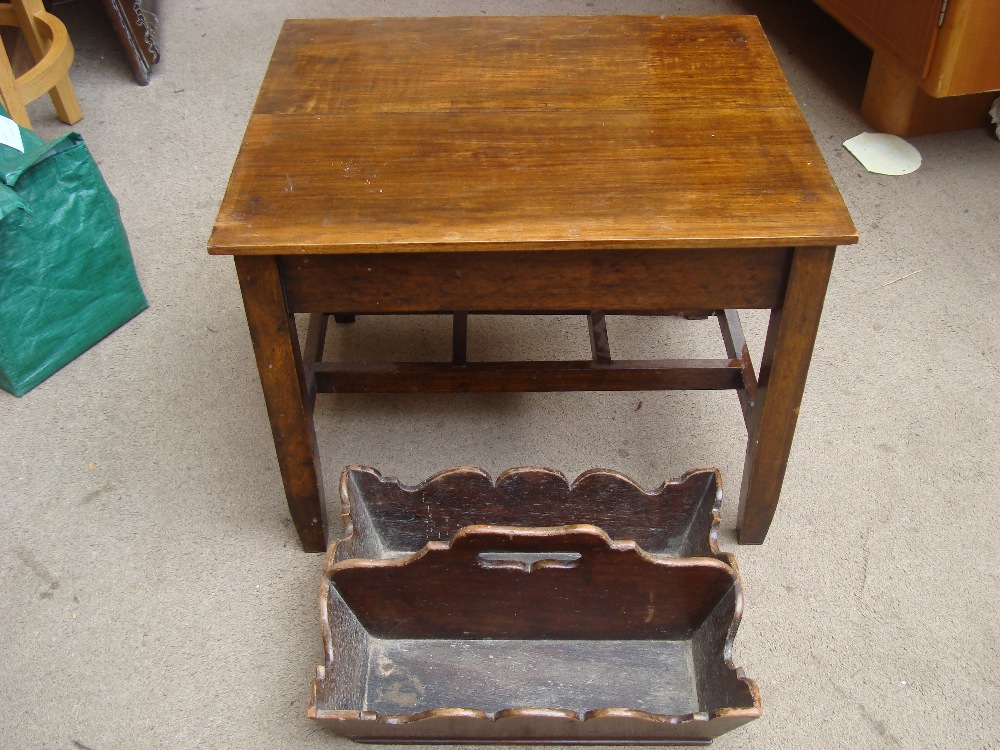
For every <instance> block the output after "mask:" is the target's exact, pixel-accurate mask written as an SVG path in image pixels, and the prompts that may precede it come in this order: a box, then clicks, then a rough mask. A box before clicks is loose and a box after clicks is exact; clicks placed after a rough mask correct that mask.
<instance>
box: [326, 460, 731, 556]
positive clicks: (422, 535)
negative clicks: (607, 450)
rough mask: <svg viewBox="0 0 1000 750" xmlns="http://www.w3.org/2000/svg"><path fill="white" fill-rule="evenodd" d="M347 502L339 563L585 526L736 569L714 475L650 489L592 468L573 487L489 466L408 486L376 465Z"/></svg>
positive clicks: (345, 490)
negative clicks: (536, 529) (503, 532)
mask: <svg viewBox="0 0 1000 750" xmlns="http://www.w3.org/2000/svg"><path fill="white" fill-rule="evenodd" d="M340 498H341V509H342V513H343V521H344V528H345V529H348V530H349V531H348V532H347V535H346V536H345V537H344V538H343V539H341V540H340V541H339V542H338V543H337V549H336V557H335V559H336V560H344V559H349V558H352V557H393V556H397V555H400V554H405V553H413V552H417V551H418V550H420V549H422V548H423V546H424V545H425V544H427V542H435V541H437V542H440V541H447V540H449V539H451V537H452V536H454V535H455V534H456V533H457V532H458V531H459V530H460V529H462V528H464V527H466V526H475V525H481V524H486V523H494V524H501V525H507V526H514V525H519V524H520V525H524V526H565V525H568V524H571V523H581V522H582V523H589V524H594V525H595V526H599V527H600V528H602V529H604V530H605V531H606V532H607V533H608V534H609V535H610V536H611V537H612V538H613V539H631V540H634V541H635V542H637V543H638V544H639V545H640V546H641V547H642V548H643V549H644V550H646V551H647V552H652V553H655V554H657V555H662V556H666V557H714V558H716V559H718V560H722V561H723V562H726V563H727V564H730V565H732V564H733V561H732V557H731V556H730V555H726V554H723V553H721V552H720V551H719V547H718V541H717V535H718V525H719V508H720V506H721V503H722V490H721V486H720V480H719V475H718V472H717V471H715V470H714V469H698V470H694V471H690V472H688V473H687V474H685V475H684V476H682V477H680V478H679V479H675V480H673V481H670V482H664V483H663V484H661V485H660V486H659V487H657V488H655V489H653V490H650V491H646V490H644V489H642V488H641V487H639V486H638V485H636V484H635V483H634V482H632V481H631V480H630V479H628V478H627V477H625V476H623V475H621V474H619V473H617V472H614V471H610V470H607V469H591V470H590V471H587V472H584V473H583V474H581V475H580V476H579V477H577V478H576V479H575V480H574V481H573V482H569V481H568V480H567V478H566V477H565V476H564V475H563V474H562V473H560V472H558V471H555V470H553V469H543V468H521V469H510V470H508V471H505V472H503V473H502V474H501V475H499V476H498V477H497V478H496V480H495V481H494V480H493V479H492V478H491V477H490V475H489V474H487V473H486V472H485V471H483V470H481V469H474V468H471V467H460V468H456V469H449V470H447V471H443V472H440V473H439V474H435V475H434V476H433V477H431V478H430V479H427V480H426V481H424V482H421V483H420V484H418V485H414V486H406V485H403V484H401V483H400V482H399V481H398V480H396V479H393V478H384V477H382V475H381V474H379V473H378V472H377V471H375V470H374V469H369V468H365V467H361V466H348V467H346V468H345V469H344V470H343V472H342V473H341V476H340ZM372 545H374V546H372ZM331 559H333V558H331Z"/></svg>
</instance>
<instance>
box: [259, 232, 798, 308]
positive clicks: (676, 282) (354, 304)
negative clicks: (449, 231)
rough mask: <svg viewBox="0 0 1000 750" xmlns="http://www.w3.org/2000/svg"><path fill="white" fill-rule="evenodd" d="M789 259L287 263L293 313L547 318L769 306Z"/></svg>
mask: <svg viewBox="0 0 1000 750" xmlns="http://www.w3.org/2000/svg"><path fill="white" fill-rule="evenodd" d="M789 257H790V251H789V250H788V249H786V248H754V249H747V250H720V249H712V250H674V251H671V252H670V253H659V252H656V251H650V250H628V251H619V252H615V253H606V252H600V251H581V252H577V253H573V252H549V253H511V252H500V253H482V252H480V253H469V254H467V255H462V254H457V253H450V254H449V253H391V254H378V255H343V256H332V255H329V256H304V257H282V258H279V260H278V263H279V265H280V267H281V276H282V280H283V281H284V284H285V294H286V295H287V298H288V306H289V308H290V309H291V310H293V311H295V312H337V311H340V310H343V311H351V312H357V313H379V312H386V313H388V312H412V313H436V312H446V313H450V312H451V311H453V310H467V311H469V312H499V311H518V312H522V313H524V312H548V311H553V310H563V311H572V312H577V313H584V314H585V313H587V312H589V311H590V310H595V309H600V310H604V311H605V313H606V314H611V312H612V311H614V313H616V314H624V315H628V314H631V313H633V312H636V313H640V314H641V313H642V312H644V311H650V310H660V309H671V308H672V309H684V308H705V309H709V310H715V309H719V308H722V307H735V308H770V307H777V306H778V305H780V304H781V300H782V297H783V296H784V292H785V278H786V274H787V273H788V263H789Z"/></svg>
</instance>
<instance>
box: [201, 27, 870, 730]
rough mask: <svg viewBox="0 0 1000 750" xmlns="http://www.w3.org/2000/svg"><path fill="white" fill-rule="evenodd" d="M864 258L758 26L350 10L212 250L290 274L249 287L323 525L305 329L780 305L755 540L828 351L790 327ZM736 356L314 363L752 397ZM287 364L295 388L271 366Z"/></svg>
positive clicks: (277, 110)
mask: <svg viewBox="0 0 1000 750" xmlns="http://www.w3.org/2000/svg"><path fill="white" fill-rule="evenodd" d="M388 40H392V41H391V42H389V41H388ZM289 144H295V147H294V148H290V147H289ZM856 241H857V232H856V230H855V229H854V226H853V224H852V222H851V219H850V216H849V215H848V213H847V209H846V207H845V206H844V204H843V201H842V199H841V197H840V194H839V193H838V191H837V189H836V186H835V185H834V183H833V181H832V178H831V177H830V174H829V172H828V170H827V169H826V166H825V164H824V162H823V159H822V156H821V154H820V151H819V149H818V148H817V146H816V144H815V142H814V140H813V138H812V136H811V134H810V132H809V129H808V127H807V125H806V123H805V121H804V119H803V118H802V116H801V113H800V112H799V111H798V108H797V106H796V105H795V101H794V98H793V97H792V95H791V93H790V91H789V89H788V86H787V84H786V83H785V81H784V78H783V76H782V74H781V70H780V68H779V66H778V65H777V62H776V60H775V59H774V56H773V54H772V52H771V50H770V47H769V46H768V43H767V40H766V38H765V37H764V34H763V32H762V30H761V28H760V26H759V24H758V23H757V21H756V19H754V18H752V17H742V16H717V17H703V18H699V17H690V16H684V17H665V16H649V17H613V16H587V17H566V16H553V17H539V18H527V17H524V18H426V19H354V20H343V19H341V20H315V21H290V22H287V23H286V24H285V26H284V27H283V29H282V32H281V35H280V37H279V40H278V43H277V46H276V48H275V52H274V55H273V57H272V62H271V65H270V67H269V69H268V73H267V75H266V77H265V80H264V84H263V86H262V88H261V93H260V96H259V98H258V101H257V105H256V107H255V110H254V114H253V115H252V117H251V121H250V123H249V125H248V128H247V131H246V136H245V138H244V142H243V144H242V148H241V150H240V153H239V155H238V157H237V160H236V164H235V165H234V168H233V172H232V177H231V179H230V183H229V187H228V189H227V192H226V195H225V197H224V199H223V203H222V207H221V209H220V212H219V215H218V219H217V221H216V225H215V228H214V230H213V233H212V238H211V240H210V243H209V252H211V253H213V254H229V255H234V256H237V257H248V258H249V257H260V258H261V259H262V260H263V261H265V264H266V267H267V268H269V269H276V270H274V271H273V272H270V271H269V273H271V276H270V277H269V280H268V283H267V284H265V285H264V287H263V288H261V289H258V288H256V287H255V286H253V285H249V284H248V285H245V286H244V294H245V298H246V299H247V301H248V302H247V304H248V305H249V304H253V305H255V311H254V312H253V313H252V314H251V312H250V310H249V309H248V319H251V318H252V320H253V321H255V322H252V323H251V329H256V330H257V333H256V334H255V335H256V338H255V348H256V351H257V355H258V367H259V369H260V370H261V377H262V383H264V391H265V396H266V397H267V399H268V404H269V409H270V412H269V413H270V414H271V418H272V430H273V432H274V435H275V440H276V443H280V442H282V441H284V440H285V436H286V435H288V436H290V437H289V438H288V439H290V440H292V441H297V443H296V444H295V445H293V446H291V447H287V448H286V447H285V446H282V445H278V448H277V452H278V455H279V462H280V463H281V465H282V471H283V477H285V480H286V481H285V488H286V493H287V494H288V497H289V506H290V507H292V508H293V509H297V510H294V511H293V513H295V514H296V523H297V524H303V523H307V522H308V519H310V518H321V508H320V506H321V505H322V501H321V497H322V489H321V482H320V480H319V465H318V459H317V457H316V455H315V442H314V438H313V437H311V430H312V422H311V414H310V410H311V406H312V402H311V393H312V390H311V389H312V387H313V385H314V382H313V380H312V378H311V377H309V378H308V382H307V373H306V372H305V371H304V370H303V369H302V366H301V362H300V361H299V359H300V358H299V354H298V348H297V347H298V344H297V341H295V340H294V336H293V335H291V333H294V330H293V329H292V332H291V333H289V323H288V316H289V314H291V313H300V312H301V313H332V314H334V315H335V316H343V315H353V314H355V313H357V314H394V313H448V314H451V313H453V312H455V311H463V312H466V313H470V314H471V313H491V312H502V311H509V312H513V313H539V312H546V311H555V310H563V311H569V312H572V313H579V314H582V315H588V314H590V313H591V312H592V311H596V310H600V311H602V312H603V313H604V314H615V313H624V314H639V315H642V314H656V313H660V312H670V311H700V310H725V309H736V308H764V309H771V310H772V315H773V319H774V321H775V324H774V326H773V332H774V336H773V337H772V339H771V347H770V348H771V350H772V351H771V352H770V353H769V354H767V355H766V363H767V368H766V369H767V370H768V372H767V373H764V372H762V373H761V382H762V384H763V383H764V382H765V381H766V379H767V375H768V374H770V371H771V370H773V372H774V373H776V375H775V376H774V380H775V382H773V383H771V386H770V398H768V400H767V407H766V408H765V407H764V405H763V395H764V394H763V388H761V391H759V392H758V395H757V398H756V399H754V398H753V397H752V396H749V397H748V398H749V399H753V401H754V404H753V406H752V408H751V420H750V427H749V432H750V448H749V452H748V459H747V464H746V465H747V467H748V475H747V476H746V477H744V480H745V481H744V485H743V487H744V492H743V498H742V499H741V508H742V509H743V510H742V511H741V515H740V523H741V524H744V523H745V524H746V525H747V528H748V529H752V531H747V533H746V534H744V535H743V536H741V539H744V538H745V539H747V540H753V541H760V540H761V539H763V535H764V534H765V533H766V529H767V523H769V521H770V518H771V515H772V514H773V510H774V505H775V504H776V503H777V499H778V495H779V493H780V488H781V477H782V476H783V473H784V462H785V460H786V459H787V455H788V446H789V445H790V440H791V431H792V430H793V428H794V423H795V418H796V415H797V409H798V405H799V399H800V398H801V387H802V385H803V383H804V377H805V372H806V370H807V369H808V359H809V353H810V351H811V341H812V337H813V336H814V334H815V330H814V329H812V330H811V331H810V329H809V328H808V323H809V321H808V320H807V321H806V323H807V326H806V329H805V331H806V338H808V339H809V345H808V346H804V345H802V341H801V340H800V338H801V337H797V335H796V334H795V333H794V332H792V331H790V330H789V331H785V329H784V328H782V329H781V330H782V331H783V332H782V333H781V335H779V334H778V330H779V322H780V320H781V319H782V317H785V318H787V317H788V316H789V315H790V314H791V315H792V317H793V318H795V319H798V318H799V317H802V315H801V313H802V311H803V310H807V309H812V308H816V309H817V310H818V309H819V308H820V307H821V306H822V295H823V293H824V289H825V286H824V285H822V284H806V285H805V286H802V285H801V282H795V284H793V283H792V282H790V281H789V274H790V269H791V268H793V267H801V268H805V267H807V266H809V265H810V264H814V263H819V264H820V265H822V264H824V263H827V260H828V256H830V254H831V253H832V250H831V248H832V247H833V246H834V245H837V244H843V243H853V242H856ZM792 248H798V249H796V250H795V251H794V253H795V260H794V261H793V259H792V253H793V250H792ZM810 253H813V254H815V256H816V258H815V259H809V258H808V257H804V256H808V255H809V254H810ZM275 264H276V265H275ZM242 267H243V268H244V269H247V270H248V269H250V268H257V266H252V265H251V264H245V265H244V266H242ZM264 267H265V266H264V265H262V266H260V268H264ZM800 286H802V288H799V287H800ZM256 295H261V299H260V300H256V301H254V300H253V299H251V298H252V297H255V296H256ZM803 295H806V296H808V295H812V298H810V299H808V300H805V299H803ZM788 305H791V310H792V311H793V312H792V313H788V312H787V311H785V312H782V311H783V309H784V308H786V307H787V306H788ZM810 306H811V307H810ZM796 311H798V312H796ZM805 317H806V318H808V317H809V316H808V315H806V316H805ZM817 319H818V318H817ZM460 328H461V323H460V322H459V325H458V326H456V329H460ZM459 332H460V331H459V330H456V335H457V333H459ZM779 340H780V342H779ZM776 342H778V343H776ZM796 342H798V343H796ZM461 350H462V347H461V346H456V347H455V356H454V358H455V359H456V360H462V359H464V358H463V357H462V356H461V354H462V351H461ZM739 350H740V351H739V352H738V356H733V357H731V359H730V360H726V361H719V362H714V363H713V362H708V363H707V364H706V363H705V362H702V363H700V364H696V365H693V367H694V368H695V369H688V370H687V371H686V372H682V371H679V370H675V365H676V363H674V364H670V362H669V361H667V364H666V368H664V366H663V364H664V363H659V365H657V363H653V365H652V366H648V365H642V366H633V364H632V363H610V364H605V363H601V364H594V363H588V364H587V367H584V366H580V365H576V364H570V365H568V366H567V365H566V363H541V364H538V365H533V366H531V367H530V368H527V369H519V368H518V367H512V366H510V365H508V364H507V363H499V364H496V365H490V366H486V365H485V364H484V363H476V364H474V365H468V364H459V365H457V366H452V365H445V364H441V365H438V364H423V363H418V364H416V365H394V364H391V363H382V364H380V365H374V366H366V367H362V368H360V369H359V368H356V367H352V366H343V365H336V364H327V363H324V364H319V365H316V366H315V369H314V370H313V369H312V368H311V369H310V372H313V371H314V372H315V375H316V380H315V383H316V384H319V385H320V386H321V387H324V388H336V389H338V390H340V389H343V390H360V391H363V390H367V391H374V390H397V389H400V388H403V389H411V388H415V389H419V390H427V389H430V390H472V389H480V390H486V389H489V390H493V389H499V388H500V387H501V386H503V387H504V389H505V390H506V389H515V390H517V389H525V388H528V387H529V385H530V386H531V387H532V388H534V387H544V388H554V387H556V386H558V387H559V388H560V389H562V388H567V387H574V388H576V387H588V388H593V387H602V388H604V387H647V384H648V383H659V384H660V385H658V386H655V387H685V388H688V387H694V388H705V387H726V388H733V387H735V388H738V389H740V390H742V391H745V392H746V393H747V394H749V393H750V391H751V390H752V384H753V378H752V369H751V368H748V367H747V363H748V362H749V357H744V356H743V351H742V347H739ZM595 351H597V352H598V353H599V354H601V355H602V356H603V350H601V349H595ZM274 352H280V357H279V359H280V360H281V363H282V367H281V372H282V375H281V377H274V376H273V375H271V374H270V371H269V373H268V374H265V372H264V365H265V364H267V365H269V366H270V365H271V360H270V359H267V357H269V356H271V353H274ZM490 367H495V368H498V369H495V370H493V371H491V370H490ZM596 367H600V368H602V369H607V371H608V372H606V373H605V374H604V376H603V377H602V378H597V377H596V376H595V375H594V374H593V368H596ZM664 369H666V372H665V373H664V372H656V371H657V370H664ZM501 372H502V373H504V376H503V377H501V375H500V374H499V373H501ZM265 378H267V381H266V382H265ZM616 383H617V384H618V385H615V384H616ZM281 388H284V389H286V390H288V391H289V392H288V393H286V394H284V395H279V394H278V390H279V389H281ZM293 391H294V392H293ZM303 394H305V395H303ZM272 402H273V403H274V406H273V408H272ZM286 404H290V405H291V409H290V410H286V409H285V408H284V407H285V405H286ZM747 405H749V401H748V402H747ZM754 415H756V416H754ZM755 420H756V421H755ZM772 440H773V441H775V444H774V445H773V446H772V445H770V441H772ZM282 456H285V457H284V458H282ZM292 477H294V478H292ZM320 523H322V521H320ZM302 528H303V527H302V526H301V525H299V529H300V532H301V531H302ZM312 548H314V549H315V548H316V546H315V544H313V546H312ZM619 718H620V717H619ZM609 720H611V719H609ZM617 720H618V719H615V721H617Z"/></svg>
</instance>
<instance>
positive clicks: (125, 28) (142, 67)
mask: <svg viewBox="0 0 1000 750" xmlns="http://www.w3.org/2000/svg"><path fill="white" fill-rule="evenodd" d="M104 8H105V10H106V11H107V12H108V18H110V19H111V23H112V25H114V27H115V33H117V34H118V39H119V40H120V41H121V43H122V49H123V50H124V51H125V57H126V59H127V60H128V63H129V66H130V67H131V68H132V75H133V76H134V77H135V80H136V83H138V84H140V85H142V86H145V85H146V84H147V83H149V76H150V74H151V73H152V69H153V66H154V65H155V64H156V63H158V62H159V61H160V50H159V46H158V42H157V38H156V37H157V31H158V29H159V11H160V3H159V0H104Z"/></svg>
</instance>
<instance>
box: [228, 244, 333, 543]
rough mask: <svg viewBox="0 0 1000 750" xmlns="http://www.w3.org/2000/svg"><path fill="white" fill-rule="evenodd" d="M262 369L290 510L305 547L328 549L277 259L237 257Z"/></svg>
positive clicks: (319, 480) (311, 434) (312, 438)
mask: <svg viewBox="0 0 1000 750" xmlns="http://www.w3.org/2000/svg"><path fill="white" fill-rule="evenodd" d="M236 273H237V276H238V277H239V280H240V290H241V291H242V293H243V305H244V307H245V308H246V315H247V323H248V324H249V326H250V338H251V340H252V341H253V347H254V354H255V355H256V358H257V371H258V373H259V374H260V384H261V387H262V389H263V391H264V401H265V402H266V404H267V413H268V416H269V417H270V420H271V432H272V434H273V436H274V446H275V451H276V452H277V455H278V466H279V467H280V469H281V479H282V482H283V483H284V485H285V493H286V496H287V498H288V510H289V512H290V513H291V515H292V521H293V522H294V523H295V529H296V530H297V531H298V533H299V539H300V540H301V542H302V548H303V549H304V550H306V551H307V552H322V551H323V550H324V549H325V548H326V502H325V501H324V498H323V477H322V473H321V471H320V463H319V456H318V454H317V451H316V433H315V430H314V428H313V420H312V410H311V408H310V404H309V399H308V395H307V393H306V389H305V386H304V371H303V368H302V358H301V355H300V353H299V340H298V334H297V333H296V331H295V322H294V319H293V317H292V315H291V314H290V313H289V312H288V311H287V310H286V309H285V307H284V299H283V297H282V294H281V280H280V278H279V276H278V266H277V263H276V262H275V259H274V258H265V257H261V258H236Z"/></svg>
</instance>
